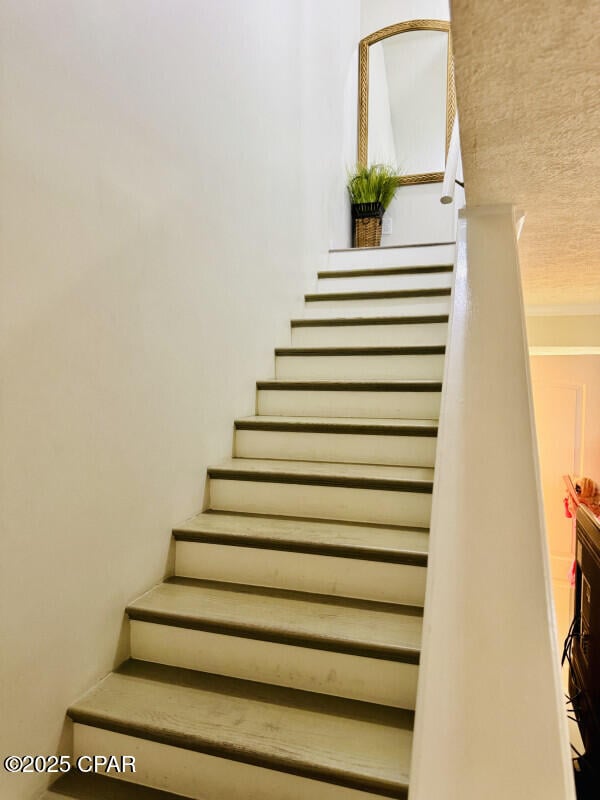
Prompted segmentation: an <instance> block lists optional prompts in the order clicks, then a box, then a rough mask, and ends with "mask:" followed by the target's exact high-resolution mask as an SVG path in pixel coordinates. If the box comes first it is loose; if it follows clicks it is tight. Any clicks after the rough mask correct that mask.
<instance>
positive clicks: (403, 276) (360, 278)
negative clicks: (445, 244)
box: [317, 265, 453, 293]
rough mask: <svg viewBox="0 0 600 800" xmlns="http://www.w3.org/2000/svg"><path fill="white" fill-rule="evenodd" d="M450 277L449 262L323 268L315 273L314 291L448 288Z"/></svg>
mask: <svg viewBox="0 0 600 800" xmlns="http://www.w3.org/2000/svg"><path fill="white" fill-rule="evenodd" d="M452 280H453V275H452V265H449V266H447V265H432V266H417V267H379V268H373V269H342V270H325V271H322V272H319V274H318V280H317V291H318V292H319V293H321V292H340V291H341V292H343V291H352V292H353V291H378V290H381V289H385V290H390V289H441V288H450V287H451V286H452Z"/></svg>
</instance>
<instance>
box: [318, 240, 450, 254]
mask: <svg viewBox="0 0 600 800" xmlns="http://www.w3.org/2000/svg"><path fill="white" fill-rule="evenodd" d="M455 244H456V239H454V241H451V242H413V243H412V244H382V245H377V246H375V245H374V246H373V247H330V248H329V252H330V253H356V252H359V253H360V252H364V251H365V250H374V251H375V252H376V253H379V252H381V251H382V250H410V249H411V248H413V247H444V246H446V245H455Z"/></svg>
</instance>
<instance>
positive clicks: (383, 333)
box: [291, 314, 448, 347]
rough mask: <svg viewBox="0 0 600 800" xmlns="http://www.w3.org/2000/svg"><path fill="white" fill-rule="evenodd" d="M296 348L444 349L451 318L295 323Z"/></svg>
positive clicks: (328, 319) (326, 319)
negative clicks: (424, 346)
mask: <svg viewBox="0 0 600 800" xmlns="http://www.w3.org/2000/svg"><path fill="white" fill-rule="evenodd" d="M291 327H292V337H291V338H292V345H293V346H294V347H367V346H377V347H381V346H383V347H386V346H387V347H415V346H417V347H419V346H423V345H445V344H446V339H447V336H448V315H447V314H432V315H429V316H423V315H421V316H412V317H411V316H398V315H396V316H386V317H373V316H371V317H343V316H341V317H326V316H323V317H322V318H319V317H313V318H307V319H294V320H292V323H291Z"/></svg>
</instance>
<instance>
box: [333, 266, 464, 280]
mask: <svg viewBox="0 0 600 800" xmlns="http://www.w3.org/2000/svg"><path fill="white" fill-rule="evenodd" d="M452 270H453V266H452V264H430V265H424V266H423V265H421V266H404V267H371V268H369V267H355V268H354V269H352V268H349V269H327V270H322V271H321V272H318V273H317V277H318V278H361V277H364V276H386V275H424V274H429V273H436V272H452Z"/></svg>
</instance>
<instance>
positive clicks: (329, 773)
mask: <svg viewBox="0 0 600 800" xmlns="http://www.w3.org/2000/svg"><path fill="white" fill-rule="evenodd" d="M453 261H454V247H453V246H452V245H436V246H421V247H409V248H383V249H380V250H363V251H337V252H332V253H331V256H330V263H329V267H328V269H327V270H326V271H324V272H321V273H319V275H318V281H317V291H316V293H314V294H309V295H307V296H306V302H305V315H304V318H303V319H297V320H293V321H292V323H291V347H286V348H280V349H277V350H276V351H275V366H276V378H275V380H268V381H260V382H259V383H258V384H257V402H256V409H257V414H256V416H253V417H249V418H246V419H240V420H237V421H236V423H235V441H234V457H233V458H232V459H230V460H229V461H227V462H225V463H224V464H219V465H217V466H214V467H211V468H210V469H209V470H208V481H209V491H208V496H209V498H210V499H209V502H208V506H209V507H208V509H207V510H206V511H204V512H203V513H201V514H199V515H198V516H197V517H195V518H193V519H191V520H189V521H188V522H186V523H185V524H183V525H181V526H179V527H178V528H177V529H176V530H175V531H174V538H175V542H176V569H175V577H173V578H171V579H169V580H167V581H166V582H165V583H162V584H160V585H159V586H156V587H155V588H153V589H151V590H150V591H149V592H148V593H146V594H145V595H143V596H142V597H141V598H139V599H138V600H136V601H135V602H134V603H132V604H131V605H130V606H129V607H128V609H127V613H128V615H129V618H130V621H131V622H130V625H131V660H130V661H128V662H126V663H125V664H123V665H122V666H121V667H120V668H119V669H118V670H116V671H115V672H113V673H112V674H110V675H109V676H108V677H106V678H105V679H104V680H103V681H102V682H101V683H100V684H99V685H98V686H96V687H95V688H94V689H93V690H92V691H90V692H89V693H88V694H86V695H85V696H84V697H83V698H82V699H81V700H79V701H78V702H77V703H75V704H74V705H73V706H72V707H71V708H70V709H69V711H68V715H69V717H70V718H71V719H72V720H73V722H74V755H75V756H78V755H80V754H96V753H98V754H118V755H120V754H127V755H133V756H135V757H136V773H135V774H131V773H127V774H125V775H117V776H115V777H103V776H91V775H80V774H76V773H72V774H69V775H67V776H66V777H65V778H62V779H61V780H59V781H58V783H56V784H55V785H54V787H53V788H51V789H50V790H48V791H47V792H46V793H45V794H44V795H43V797H44V798H45V800H59V799H60V798H80V800H92V798H93V799H94V800H98V798H102V799H103V800H126V799H127V800H169V799H171V800H174V799H175V797H186V798H194V800H307V798H315V800H368V799H369V798H381V797H388V798H405V797H406V796H407V791H408V783H409V768H410V755H411V742H412V729H413V717H414V708H415V700H416V689H417V678H418V669H419V667H418V664H419V652H420V640H421V625H422V609H423V604H424V599H425V573H426V564H427V549H428V525H429V516H430V508H431V493H432V487H433V467H434V461H435V446H436V435H437V418H438V416H439V406H440V393H441V380H442V373H443V362H444V345H445V341H446V334H447V321H448V310H449V303H450V297H449V295H450V287H451V281H452V264H453ZM134 784H135V785H134ZM147 787H153V788H147Z"/></svg>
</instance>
